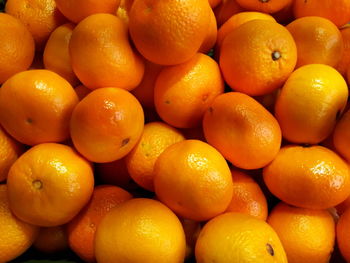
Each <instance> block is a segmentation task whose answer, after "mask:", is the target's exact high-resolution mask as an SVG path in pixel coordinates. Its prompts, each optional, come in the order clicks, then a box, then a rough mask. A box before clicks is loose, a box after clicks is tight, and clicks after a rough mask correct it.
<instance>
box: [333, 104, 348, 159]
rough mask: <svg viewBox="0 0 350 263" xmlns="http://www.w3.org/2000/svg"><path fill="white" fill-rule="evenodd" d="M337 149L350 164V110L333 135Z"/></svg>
mask: <svg viewBox="0 0 350 263" xmlns="http://www.w3.org/2000/svg"><path fill="white" fill-rule="evenodd" d="M333 143H334V146H335V149H336V150H337V152H338V153H340V154H341V155H342V156H343V157H344V158H345V159H346V160H347V161H348V162H349V163H350V110H348V111H347V112H346V113H345V114H344V115H343V117H342V118H341V119H340V120H339V122H338V123H337V125H336V126H335V130H334V133H333Z"/></svg>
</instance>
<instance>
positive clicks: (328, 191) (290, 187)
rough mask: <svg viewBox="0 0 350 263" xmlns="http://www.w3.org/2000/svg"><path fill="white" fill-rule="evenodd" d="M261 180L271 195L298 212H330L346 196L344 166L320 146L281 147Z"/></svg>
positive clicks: (349, 191)
mask: <svg viewBox="0 0 350 263" xmlns="http://www.w3.org/2000/svg"><path fill="white" fill-rule="evenodd" d="M263 176H264V181H265V183H266V185H267V187H268V189H269V190H270V191H271V193H272V194H274V195H275V196H277V197H278V198H279V199H281V200H282V201H284V202H286V203H288V204H290V205H294V206H298V207H302V208H309V209H325V208H330V207H332V206H335V205H337V204H339V203H341V202H342V201H344V200H345V199H346V198H347V197H348V196H349V195H350V174H349V167H348V164H347V163H346V162H345V161H344V160H343V159H341V158H340V157H339V156H338V155H337V154H335V153H334V152H332V151H331V150H329V149H327V148H325V147H322V146H310V147H303V146H297V145H289V146H284V147H283V148H281V150H280V152H279V153H278V155H277V156H276V158H275V159H274V160H273V161H272V162H271V163H270V164H269V165H267V166H266V167H265V168H264V170H263Z"/></svg>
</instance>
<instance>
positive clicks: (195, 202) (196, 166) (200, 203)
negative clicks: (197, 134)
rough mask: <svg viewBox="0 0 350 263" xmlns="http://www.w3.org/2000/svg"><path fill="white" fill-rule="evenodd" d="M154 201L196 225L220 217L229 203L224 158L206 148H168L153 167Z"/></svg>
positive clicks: (191, 143)
mask: <svg viewBox="0 0 350 263" xmlns="http://www.w3.org/2000/svg"><path fill="white" fill-rule="evenodd" d="M154 174H155V176H154V181H153V182H154V188H155V192H156V195H157V197H158V198H159V200H160V201H161V202H163V203H165V204H166V205H167V206H168V207H170V209H171V210H173V211H174V212H175V213H176V214H178V215H180V216H181V217H183V218H186V219H192V220H195V221H204V220H208V219H210V218H212V217H214V216H217V215H218V214H221V213H223V212H224V211H225V210H226V209H227V207H228V205H229V203H230V201H231V199H232V189H233V184H232V177H231V173H230V169H229V167H228V165H227V163H226V161H225V159H224V157H223V156H222V155H221V154H220V153H219V152H218V151H217V150H216V149H215V148H213V147H212V146H210V145H209V144H207V143H205V142H202V141H198V140H184V141H182V142H178V143H175V144H173V145H171V146H169V147H168V148H167V149H165V151H163V153H162V154H161V155H160V156H159V157H158V159H157V161H156V164H155V167H154Z"/></svg>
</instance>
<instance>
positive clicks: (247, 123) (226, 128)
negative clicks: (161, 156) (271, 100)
mask: <svg viewBox="0 0 350 263" xmlns="http://www.w3.org/2000/svg"><path fill="white" fill-rule="evenodd" d="M203 131H204V135H205V138H206V139H207V141H208V143H209V144H211V145H212V146H214V147H215V148H216V149H218V150H219V152H220V153H221V154H222V155H223V156H224V157H225V158H226V159H227V160H228V161H230V162H231V163H232V164H233V165H235V166H237V167H239V168H243V169H258V168H262V167H264V166H265V165H267V164H268V163H269V162H271V161H272V160H273V159H274V158H275V156H276V155H277V153H278V151H279V149H280V146H281V139H282V135H281V129H280V127H279V125H278V122H277V120H276V119H275V118H274V117H273V116H272V114H271V113H270V112H268V111H267V110H266V109H265V108H264V107H263V106H262V105H261V104H259V103H258V102H257V101H256V100H254V99H253V98H252V97H250V96H248V95H245V94H243V93H239V92H228V93H224V94H222V95H219V96H218V97H216V98H215V100H214V102H213V103H212V105H211V106H210V108H209V109H208V110H207V111H206V113H205V115H204V118H203Z"/></svg>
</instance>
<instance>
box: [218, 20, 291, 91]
mask: <svg viewBox="0 0 350 263" xmlns="http://www.w3.org/2000/svg"><path fill="white" fill-rule="evenodd" d="M242 43H244V45H243V44H242ZM296 61H297V49H296V45H295V42H294V40H293V38H292V36H291V34H290V33H289V32H288V30H287V29H286V28H285V27H283V26H282V25H280V24H278V23H276V22H274V21H268V20H252V21H249V22H247V23H244V24H243V25H241V26H240V27H238V28H237V29H236V30H233V31H232V32H231V33H229V34H228V35H227V36H226V37H225V39H224V41H223V43H222V45H221V49H220V67H221V70H222V73H223V75H224V78H225V80H226V82H227V84H228V85H229V86H230V87H231V88H232V89H234V90H236V91H240V92H244V93H246V94H248V95H264V94H267V93H270V92H272V91H273V90H275V89H277V88H279V87H280V86H281V85H283V83H284V81H285V80H286V79H287V78H288V76H289V75H290V74H291V73H292V71H293V70H294V67H295V64H296Z"/></svg>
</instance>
